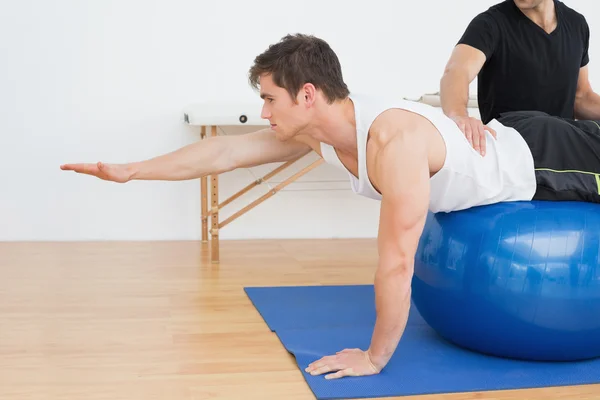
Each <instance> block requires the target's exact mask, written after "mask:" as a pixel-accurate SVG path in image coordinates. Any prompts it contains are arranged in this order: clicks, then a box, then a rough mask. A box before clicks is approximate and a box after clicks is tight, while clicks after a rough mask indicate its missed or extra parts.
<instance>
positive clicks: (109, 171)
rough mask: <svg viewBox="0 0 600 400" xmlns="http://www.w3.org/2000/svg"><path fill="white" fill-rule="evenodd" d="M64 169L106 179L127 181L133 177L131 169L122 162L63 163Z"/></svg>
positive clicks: (120, 181) (62, 167)
mask: <svg viewBox="0 0 600 400" xmlns="http://www.w3.org/2000/svg"><path fill="white" fill-rule="evenodd" d="M60 169H62V170H63V171H75V172H77V173H79V174H86V175H92V176H95V177H97V178H100V179H103V180H105V181H113V182H118V183H125V182H127V181H129V180H130V179H131V171H130V169H129V168H128V167H127V166H126V165H122V164H103V163H101V162H98V163H96V164H63V165H61V166H60Z"/></svg>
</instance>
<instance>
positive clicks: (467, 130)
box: [452, 116, 496, 156]
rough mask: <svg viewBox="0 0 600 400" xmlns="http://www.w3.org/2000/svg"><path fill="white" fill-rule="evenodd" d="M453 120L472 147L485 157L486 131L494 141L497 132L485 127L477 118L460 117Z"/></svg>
mask: <svg viewBox="0 0 600 400" xmlns="http://www.w3.org/2000/svg"><path fill="white" fill-rule="evenodd" d="M452 120H453V121H454V122H455V123H456V125H458V128H459V129H460V130H461V131H462V133H464V135H465V136H466V138H467V140H468V141H469V143H470V144H471V146H473V148H474V149H475V150H477V151H478V152H479V153H481V155H482V156H485V150H486V147H485V131H488V132H490V133H491V134H492V136H493V137H494V139H495V138H496V131H495V130H493V129H492V128H490V127H489V126H487V125H483V122H481V121H480V120H478V119H477V118H473V117H462V116H459V117H454V118H452Z"/></svg>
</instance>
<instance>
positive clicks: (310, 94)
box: [300, 83, 317, 107]
mask: <svg viewBox="0 0 600 400" xmlns="http://www.w3.org/2000/svg"><path fill="white" fill-rule="evenodd" d="M300 92H301V95H302V100H303V101H304V104H305V105H306V107H311V106H312V105H313V104H314V103H315V101H316V99H317V88H316V87H315V85H313V84H312V83H305V84H304V86H302V90H301V91H300Z"/></svg>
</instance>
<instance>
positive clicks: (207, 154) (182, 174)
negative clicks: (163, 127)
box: [61, 129, 311, 183]
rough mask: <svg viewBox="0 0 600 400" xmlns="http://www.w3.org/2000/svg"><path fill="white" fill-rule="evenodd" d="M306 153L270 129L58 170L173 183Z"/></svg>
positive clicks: (305, 148) (119, 179) (118, 179)
mask: <svg viewBox="0 0 600 400" xmlns="http://www.w3.org/2000/svg"><path fill="white" fill-rule="evenodd" d="M310 150H311V149H310V147H309V146H308V145H306V144H304V143H300V142H299V141H296V140H289V141H286V142H282V141H279V140H278V139H277V138H276V137H275V133H274V132H273V131H272V130H271V129H263V130H260V131H257V132H253V133H248V134H244V135H233V136H217V137H210V138H207V139H204V140H200V141H198V142H196V143H193V144H190V145H187V146H185V147H182V148H180V149H178V150H175V151H172V152H170V153H166V154H163V155H160V156H157V157H154V158H151V159H148V160H144V161H138V162H131V163H125V164H103V163H80V164H65V165H62V166H61V169H63V170H68V171H75V172H78V173H83V174H88V175H93V176H96V177H98V178H100V179H104V180H109V181H115V182H120V183H124V182H128V181H130V180H164V181H176V180H188V179H195V178H200V177H202V176H206V175H209V174H218V173H222V172H227V171H231V170H233V169H236V168H243V167H251V166H255V165H261V164H267V163H271V162H280V161H288V160H291V159H294V158H297V157H300V156H302V155H304V154H307V153H308V152H309V151H310Z"/></svg>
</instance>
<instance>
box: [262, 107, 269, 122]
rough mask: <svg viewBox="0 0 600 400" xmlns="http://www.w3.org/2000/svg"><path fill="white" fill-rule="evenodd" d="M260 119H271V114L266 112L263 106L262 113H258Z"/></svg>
mask: <svg viewBox="0 0 600 400" xmlns="http://www.w3.org/2000/svg"><path fill="white" fill-rule="evenodd" d="M260 117H261V118H262V119H269V118H271V113H270V112H269V110H267V107H264V106H263V108H262V111H261V113H260Z"/></svg>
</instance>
